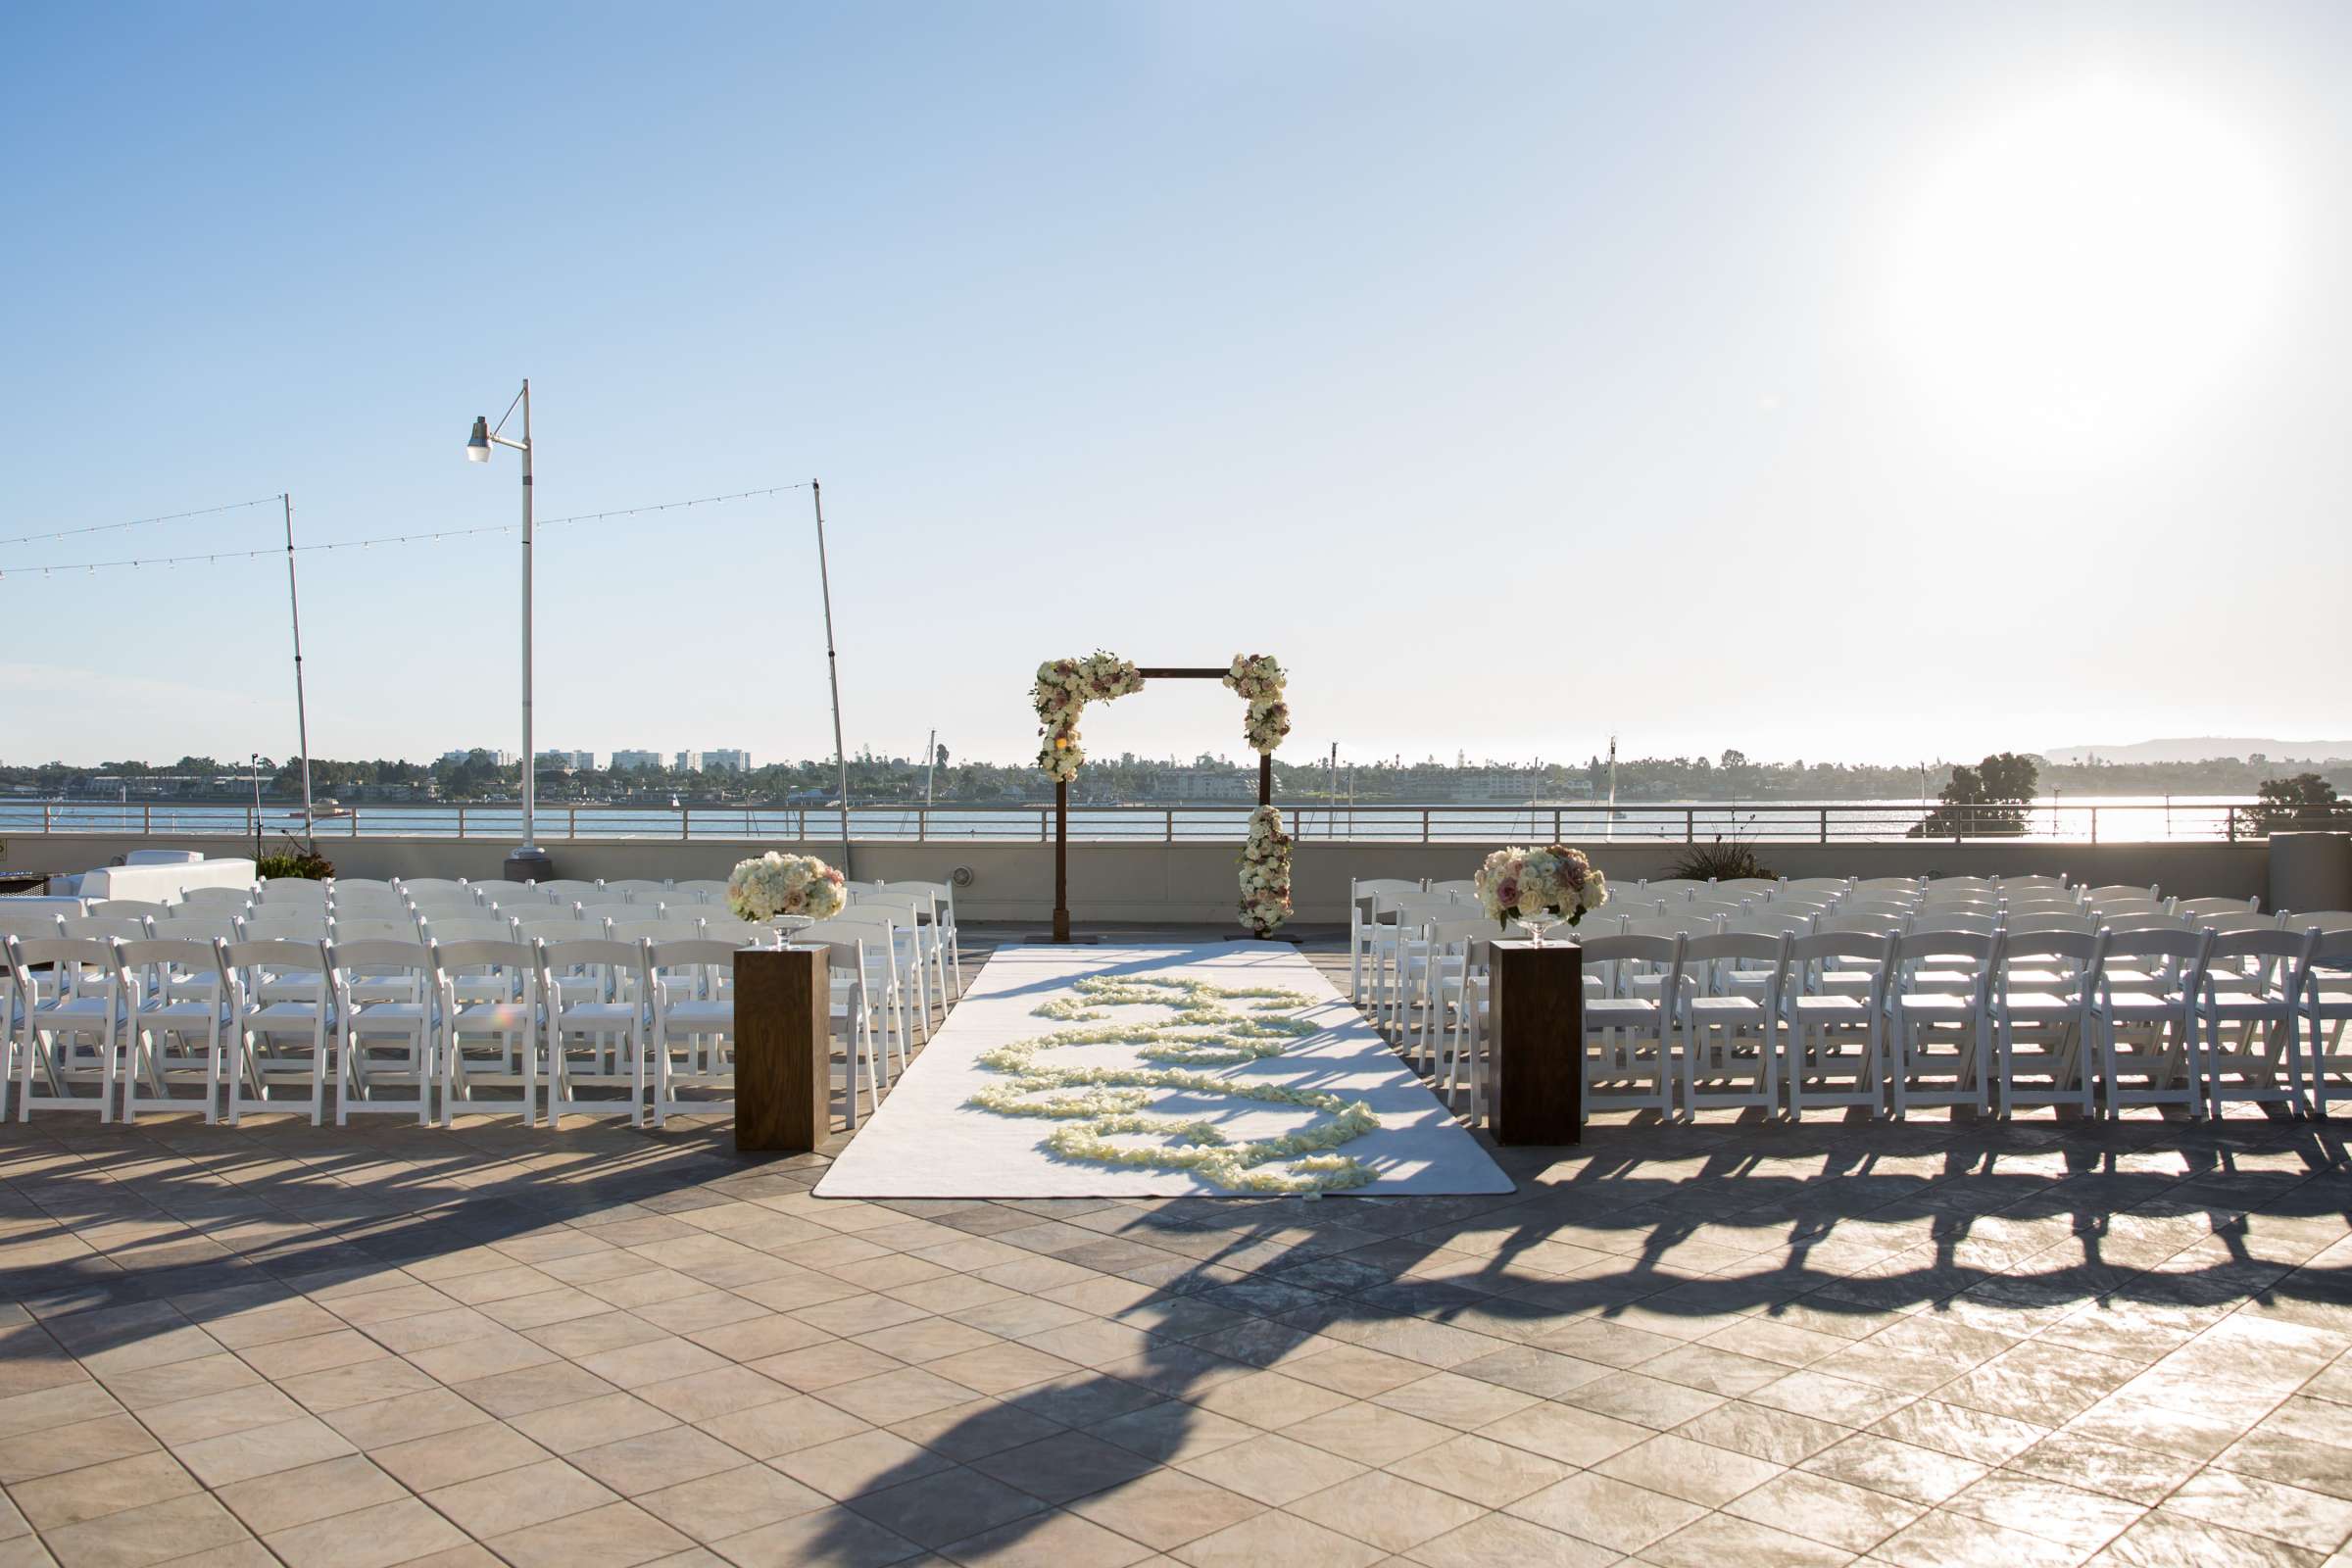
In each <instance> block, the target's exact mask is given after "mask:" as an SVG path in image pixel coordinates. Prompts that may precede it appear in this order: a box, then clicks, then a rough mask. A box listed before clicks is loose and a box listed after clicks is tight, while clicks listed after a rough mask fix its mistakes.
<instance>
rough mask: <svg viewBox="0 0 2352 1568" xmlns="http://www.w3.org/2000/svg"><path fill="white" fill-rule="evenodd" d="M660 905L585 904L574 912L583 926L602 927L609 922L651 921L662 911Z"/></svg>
mask: <svg viewBox="0 0 2352 1568" xmlns="http://www.w3.org/2000/svg"><path fill="white" fill-rule="evenodd" d="M660 909H661V906H660V905H659V904H622V903H619V902H617V901H616V902H614V903H612V904H583V905H581V906H580V907H578V908H577V909H575V910H574V911H573V914H574V915H575V916H576V917H577V918H578V920H579V922H580V923H581V924H582V925H602V924H604V923H605V922H606V921H607V920H650V919H654V918H656V916H657V913H658V911H659V910H660Z"/></svg>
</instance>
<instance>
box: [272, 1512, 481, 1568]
mask: <svg viewBox="0 0 2352 1568" xmlns="http://www.w3.org/2000/svg"><path fill="white" fill-rule="evenodd" d="M263 1541H264V1543H265V1544H267V1545H268V1546H269V1547H270V1550H271V1551H274V1552H275V1553H277V1555H278V1557H279V1559H280V1560H281V1561H282V1562H284V1563H285V1565H286V1568H393V1565H394V1564H397V1563H407V1562H413V1561H415V1560H416V1559H417V1558H419V1557H424V1556H428V1555H431V1554H432V1553H434V1552H439V1551H443V1550H446V1549H448V1548H450V1547H452V1546H458V1545H463V1544H465V1542H466V1537H465V1534H464V1533H463V1532H462V1531H460V1530H459V1529H458V1527H457V1526H456V1525H453V1524H451V1523H450V1522H449V1521H448V1520H447V1519H444V1518H442V1517H441V1515H439V1514H437V1513H435V1512H434V1511H433V1510H432V1509H430V1508H428V1507H426V1506H425V1505H424V1504H423V1503H422V1502H419V1501H417V1499H416V1498H415V1497H403V1498H400V1499H398V1500H396V1501H392V1502H379V1503H377V1504H376V1505H375V1506H373V1507H372V1508H363V1509H361V1510H360V1511H359V1512H358V1513H348V1514H342V1515H340V1516H338V1517H336V1518H333V1519H320V1520H317V1521H315V1522H314V1523H311V1524H307V1525H296V1526H295V1527H294V1528H293V1529H291V1530H282V1531H279V1532H278V1533H276V1534H275V1535H271V1536H266V1537H264V1538H263Z"/></svg>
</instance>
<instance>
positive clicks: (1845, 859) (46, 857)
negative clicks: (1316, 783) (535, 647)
mask: <svg viewBox="0 0 2352 1568" xmlns="http://www.w3.org/2000/svg"><path fill="white" fill-rule="evenodd" d="M167 847H184V848H188V849H198V850H205V851H207V852H208V853H211V854H216V855H224V856H225V855H233V854H236V853H238V851H239V850H240V848H243V846H240V845H239V844H237V843H236V842H235V841H228V840H222V839H220V838H217V837H216V838H203V837H197V838H188V839H174V838H172V837H169V836H166V835H156V836H145V835H130V836H123V835H110V834H81V833H73V834H68V833H58V834H48V835H43V834H20V835H17V836H15V837H13V838H10V839H9V840H8V841H7V843H6V845H5V846H4V847H0V869H4V870H27V871H33V870H37V871H80V870H86V869H88V868H89V867H91V866H96V865H104V864H106V863H108V861H110V860H111V859H113V858H116V857H118V856H121V855H123V854H126V853H127V852H129V851H131V850H135V849H159V848H167ZM510 847H511V846H509V845H508V844H507V843H505V842H504V841H503V840H496V839H486V838H484V839H406V838H402V839H389V838H355V839H337V838H334V837H333V836H332V835H331V834H322V835H320V840H319V848H320V849H321V850H322V851H324V852H325V854H326V857H327V858H328V859H330V860H332V861H334V863H335V868H336V870H337V871H338V872H339V873H341V874H342V875H345V876H368V877H392V876H464V877H472V878H476V879H480V878H487V877H495V876H497V875H498V874H499V870H500V866H501V864H502V862H503V861H504V860H505V858H506V854H507V851H508V849H509V848H510ZM1494 848H1495V846H1494V845H1491V844H1471V843H1461V844H1380V843H1367V842H1347V841H1342V842H1338V843H1328V842H1324V843H1318V842H1315V841H1312V840H1300V841H1299V844H1298V846H1297V851H1296V857H1295V859H1294V863H1293V898H1294V902H1295V904H1296V907H1297V915H1296V918H1297V919H1299V920H1301V921H1314V922H1330V921H1342V920H1345V919H1346V918H1347V901H1348V880H1349V879H1350V878H1353V877H1376V876H1377V877H1434V878H1440V879H1445V878H1451V877H1466V876H1468V875H1470V874H1471V872H1473V871H1474V870H1476V869H1477V867H1478V862H1479V861H1480V860H1481V859H1482V858H1485V856H1486V855H1487V853H1488V852H1489V851H1490V850H1492V849H1494ZM1684 848H1685V847H1684V846H1682V845H1677V844H1663V845H1649V846H1634V845H1614V844H1601V845H1589V846H1587V847H1586V852H1587V853H1588V854H1590V855H1591V856H1592V857H1593V861H1594V863H1596V864H1597V865H1599V866H1600V868H1601V869H1602V870H1603V871H1605V872H1607V873H1608V874H1609V876H1610V878H1611V879H1612V880H1614V881H1619V882H1625V883H1629V884H1630V883H1632V882H1634V881H1637V880H1639V879H1641V878H1644V877H1647V878H1649V879H1651V880H1655V879H1657V878H1660V877H1663V876H1666V875H1668V874H1670V872H1669V868H1670V867H1671V866H1672V865H1673V863H1674V861H1675V860H1676V859H1678V858H1680V857H1681V856H1682V854H1683V852H1684ZM546 849H547V851H548V853H549V854H550V855H552V856H554V857H555V862H556V874H557V875H558V876H564V877H605V878H608V879H612V878H618V877H654V878H663V877H670V878H687V877H723V876H725V875H726V874H727V872H728V870H729V869H730V868H732V867H733V865H734V864H735V862H736V861H737V860H739V859H742V858H744V857H745V856H748V855H759V854H762V853H764V852H766V851H768V850H772V849H782V850H787V851H796V852H799V853H804V854H811V855H817V856H821V857H823V858H826V859H828V860H832V861H836V862H838V861H839V859H840V858H841V844H840V841H839V840H834V841H832V842H830V843H824V842H819V843H812V844H805V845H793V844H777V843H774V842H758V843H755V842H749V841H733V840H724V839H695V840H692V841H686V840H677V841H671V840H660V839H632V840H613V841H609V842H603V843H587V842H582V843H559V844H550V845H547V846H546ZM1759 853H1760V854H1761V855H1762V857H1763V858H1764V860H1765V862H1766V863H1767V864H1768V865H1770V866H1771V867H1772V868H1773V869H1774V870H1775V871H1777V872H1779V873H1780V874H1782V875H1784V876H1906V875H1910V876H1916V875H1922V874H1926V875H1932V876H1958V875H1974V876H2021V875H2027V874H2030V873H2034V872H2041V873H2058V872H2065V873H2068V874H2071V875H2073V876H2074V877H2076V878H2077V879H2079V880H2082V881H2087V882H2091V883H2106V882H2154V883H2158V884H2160V885H2162V887H2163V888H2164V890H2165V891H2166V892H2167V893H2178V894H2181V895H2183V896H2189V897H2228V898H2240V899H2242V898H2247V897H2255V896H2259V897H2260V898H2261V899H2262V900H2263V907H2265V908H2269V907H2271V898H2270V852H2269V849H2268V847H2267V846H2266V845H2265V844H2263V843H2262V842H2261V841H2260V840H2250V841H2247V842H2245V843H2239V844H2191V843H2169V844H2101V845H2096V846H2092V845H2087V844H2047V843H2032V842H2023V843H2013V844H1990V843H1980V844H1927V843H1920V844H1834V845H1801V844H1788V845H1784V844H1773V845H1764V846H1761V847H1759ZM1239 854H1240V847H1239V846H1238V845H1234V844H1167V843H1148V844H1077V845H1072V846H1071V847H1070V909H1071V912H1072V914H1073V915H1074V917H1076V918H1078V919H1080V920H1123V921H1124V920H1141V921H1184V922H1196V921H1214V922H1220V923H1221V922H1224V921H1227V920H1231V919H1234V918H1235V904H1236V900H1237V898H1238V890H1237V888H1236V886H1235V873H1236V861H1237V859H1238V858H1239ZM958 866H961V867H966V868H968V869H969V870H970V871H971V873H972V880H971V883H970V885H969V886H968V887H965V888H963V889H960V890H959V891H958V892H957V894H956V911H957V913H958V915H960V916H961V917H962V918H964V919H967V920H1043V919H1045V918H1046V917H1047V916H1048V915H1050V914H1051V913H1052V912H1053V907H1054V849H1053V846H1052V845H1049V844H1037V843H1019V844H1003V843H990V844H961V845H958V844H938V843H933V844H908V843H897V842H888V841H876V842H871V843H859V844H856V845H854V846H853V862H852V867H851V869H852V872H853V874H854V875H856V876H858V878H860V879H864V880H873V879H877V878H878V879H880V880H883V881H890V880H897V879H919V878H928V879H933V880H941V881H944V880H946V879H947V877H948V876H949V874H950V873H951V872H952V871H953V870H954V869H956V867H958ZM2315 907H2316V906H2315ZM2332 907H2352V892H2348V893H2347V896H2346V897H2344V898H2342V899H2339V900H2337V901H2335V904H2334V905H2333V906H2332Z"/></svg>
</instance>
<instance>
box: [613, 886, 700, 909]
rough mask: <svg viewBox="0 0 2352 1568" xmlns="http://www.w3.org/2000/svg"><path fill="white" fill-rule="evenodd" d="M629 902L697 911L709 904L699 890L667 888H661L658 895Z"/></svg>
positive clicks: (633, 898)
mask: <svg viewBox="0 0 2352 1568" xmlns="http://www.w3.org/2000/svg"><path fill="white" fill-rule="evenodd" d="M629 902H630V903H631V904H637V903H641V902H642V903H647V904H659V905H662V906H663V907H666V908H671V909H699V908H701V907H703V906H704V905H706V904H709V903H710V902H711V900H710V897H709V895H707V894H705V893H704V892H703V890H702V889H701V888H689V887H669V888H663V889H662V891H661V893H660V894H659V895H654V896H649V897H647V898H645V899H643V900H639V899H637V898H635V897H632V898H631V899H630V900H629Z"/></svg>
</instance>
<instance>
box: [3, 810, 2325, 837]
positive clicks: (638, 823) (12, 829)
mask: <svg viewBox="0 0 2352 1568" xmlns="http://www.w3.org/2000/svg"><path fill="white" fill-rule="evenodd" d="M1282 804H1283V807H1284V812H1285V815H1286V817H1287V819H1288V823H1289V827H1290V830H1291V833H1292V836H1293V837H1294V838H1295V839H1298V840H1299V841H1301V842H1306V843H1311V842H1313V841H1315V840H1318V839H1327V840H1335V841H1360V842H1373V843H1392V844H1394V843H1403V844H1446V843H1465V842H1481V843H1492V842H1497V841H1516V842H1526V841H1543V842H1554V841H1563V842H1567V843H1572V844H1584V845H1590V844H1596V843H1612V842H1614V843H1627V844H1644V843H1647V844H1700V843H1708V842H1712V841H1714V840H1717V839H1721V840H1725V841H1732V840H1738V841H1741V842H1749V843H1758V844H1832V843H1899V842H1903V841H1906V840H1908V841H1912V842H1930V843H1936V842H1940V843H1961V842H1975V841H1983V840H2026V841H2038V842H2043V843H2051V842H2059V843H2088V844H2099V843H2158V842H2169V841H2187V842H2204V843H2211V842H2216V841H2235V840H2237V839H2241V838H2259V837H2261V836H2263V835H2264V834H2266V833H2268V832H2270V831H2273V830H2283V829H2285V828H2287V827H2307V826H2308V827H2333V828H2345V827H2352V818H2347V817H2343V816H2320V815H2307V816H2305V817H2303V818H2300V819H2289V818H2287V817H2286V816H2284V815H2283V814H2281V813H2280V812H2279V810H2278V809H2277V808H2274V807H2265V806H2263V805H2261V803H2258V802H2254V801H2245V800H2214V799H2206V798H2200V799H2197V800H2183V801H2161V800H2158V801H2147V800H2113V801H2089V802H2072V801H2066V800H2063V799H2057V800H2046V801H2039V802H2035V803H2034V804H2033V805H2031V806H1977V807H1951V806H1937V805H1926V804H1920V803H1916V802H1910V803H1902V802H1880V801H1813V802H1783V801H1773V802H1737V803H1735V802H1724V801H1686V802H1672V803H1652V802H1643V803H1638V804H1636V803H1628V804H1624V805H1620V806H1617V807H1615V808H1614V809H1612V808H1609V807H1607V806H1604V805H1601V804H1598V803H1595V802H1588V801H1563V802H1556V803H1541V804H1532V805H1524V806H1511V805H1495V804H1482V805H1460V804H1432V805H1426V806H1389V805H1379V806H1372V805H1346V804H1342V805H1339V806H1336V807H1334V806H1324V805H1319V804H1316V803H1313V802H1284V803H1282ZM1251 809H1252V808H1251V807H1250V805H1248V804H1246V803H1217V804H1209V803H1201V804H1176V805H1156V806H1085V805H1074V806H1072V807H1071V808H1070V837H1071V839H1072V840H1074V841H1078V842H1090V843H1166V844H1176V843H1188V842H1238V841H1240V840H1241V838H1242V837H1243V836H1244V834H1245V832H1246V831H1247V829H1248V826H1249V819H1250V810H1251ZM537 816H538V821H537V824H536V833H535V837H536V838H538V839H539V840H542V841H548V840H554V841H564V842H571V841H596V840H625V839H638V840H661V839H680V840H695V839H710V840H775V841H787V842H809V841H824V840H831V839H834V838H837V837H838V836H839V835H840V832H841V811H840V809H839V808H838V807H826V806H814V805H758V806H680V807H668V808H664V807H632V806H542V807H541V808H540V809H539V810H538V813H537ZM302 825H303V823H302V812H301V810H300V809H299V808H287V807H282V806H270V805H265V806H263V807H262V808H261V809H260V811H259V815H258V821H257V813H256V809H255V808H254V807H253V805H252V804H250V803H246V804H243V805H233V804H226V803H222V804H189V803H180V802H172V801H132V802H104V801H98V802H86V801H40V802H0V836H6V835H11V834H15V835H23V834H35V833H39V834H51V833H73V834H100V835H111V836H125V835H131V836H141V837H162V838H191V837H197V838H221V839H236V838H243V839H246V840H249V841H250V840H251V839H252V838H253V837H254V836H255V834H256V832H257V830H258V831H259V832H260V833H261V835H262V837H263V839H264V840H265V842H266V843H282V841H283V836H284V835H288V834H292V835H297V836H299V835H300V833H301V832H302ZM317 832H318V835H319V837H320V838H321V839H336V838H354V839H357V838H420V839H450V838H455V839H517V838H519V837H520V836H521V832H522V811H521V809H520V807H518V806H516V805H514V804H512V803H500V802H491V803H485V804H481V805H471V804H468V805H447V806H405V805H384V806H364V807H343V808H337V809H335V810H334V812H333V813H332V814H331V815H322V816H320V817H319V818H318V819H317ZM850 833H851V837H853V838H854V839H861V840H869V841H872V840H883V841H901V842H909V843H987V842H997V843H1021V842H1035V843H1046V842H1050V841H1051V840H1052V838H1053V833H1054V809H1053V808H1052V807H1051V806H1050V805H1043V804H1039V805H1029V804H1012V805H996V806H990V805H963V804H957V805H948V806H937V805H935V806H919V805H909V806H898V805H891V804H887V803H885V804H875V805H868V806H854V807H852V808H851V810H850Z"/></svg>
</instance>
